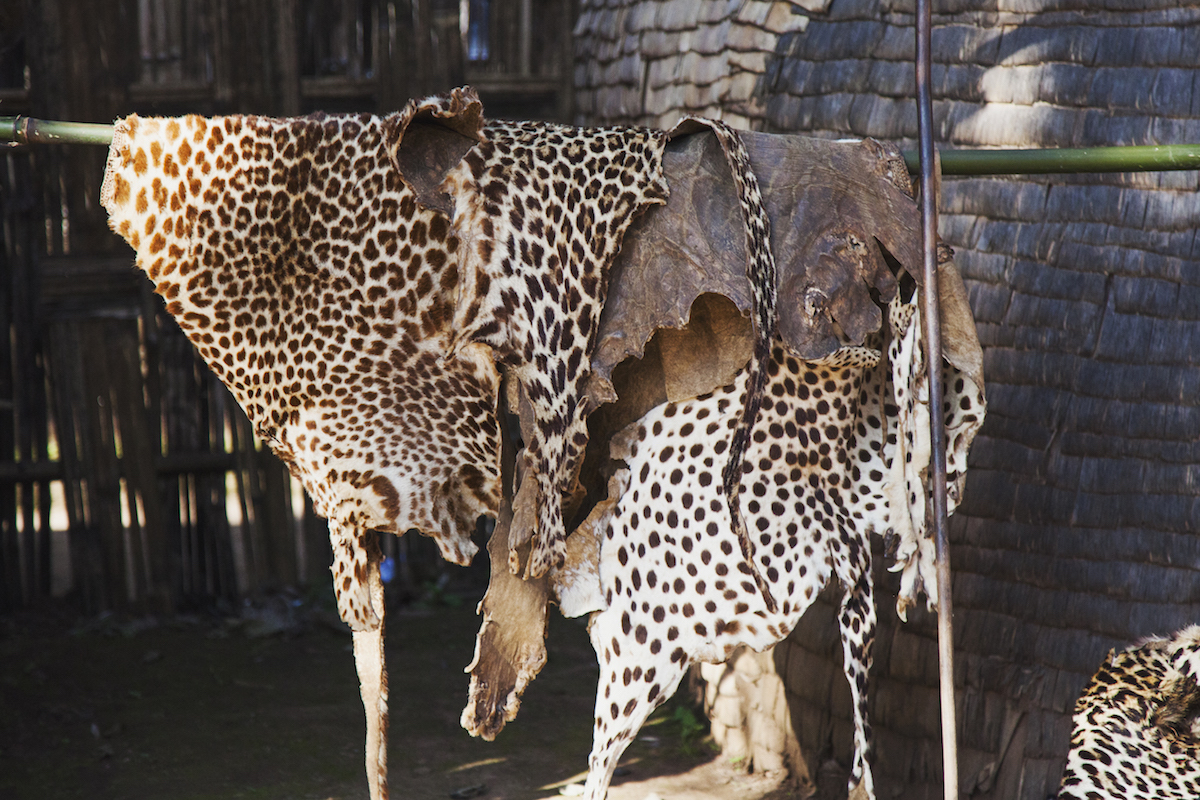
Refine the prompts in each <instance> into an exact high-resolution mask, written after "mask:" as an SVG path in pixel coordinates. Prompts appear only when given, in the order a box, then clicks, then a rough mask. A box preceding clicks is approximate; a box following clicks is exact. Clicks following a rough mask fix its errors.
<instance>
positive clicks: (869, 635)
mask: <svg viewBox="0 0 1200 800" xmlns="http://www.w3.org/2000/svg"><path fill="white" fill-rule="evenodd" d="M859 552H860V553H862V555H861V556H860V558H859V559H858V560H859V561H862V562H865V563H861V564H855V565H854V568H851V570H850V571H851V572H852V573H853V572H857V573H858V574H857V579H856V580H855V579H853V574H852V575H849V576H843V575H841V574H839V578H842V580H843V582H844V583H845V584H846V586H847V587H848V589H847V591H846V593H845V595H844V596H843V597H842V605H841V610H840V612H839V614H838V626H839V627H840V629H841V635H842V671H843V672H844V673H845V675H846V681H847V683H849V684H850V696H851V701H852V703H853V706H854V766H853V768H852V769H851V770H850V779H849V792H850V797H851V798H854V800H874V798H875V784H874V780H873V778H872V775H871V764H870V758H871V724H870V722H869V721H868V720H867V676H868V673H869V672H870V669H871V650H872V647H873V645H874V643H875V619H876V618H875V598H874V584H873V581H872V578H871V555H870V553H871V551H870V547H869V545H868V546H867V547H865V548H862V549H861V550H860V551H859ZM840 572H841V570H839V573H840ZM847 577H850V578H851V579H852V580H846V578H847Z"/></svg>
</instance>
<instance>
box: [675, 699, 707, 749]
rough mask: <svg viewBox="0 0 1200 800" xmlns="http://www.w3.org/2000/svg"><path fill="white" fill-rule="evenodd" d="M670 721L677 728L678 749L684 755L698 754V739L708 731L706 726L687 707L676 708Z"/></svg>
mask: <svg viewBox="0 0 1200 800" xmlns="http://www.w3.org/2000/svg"><path fill="white" fill-rule="evenodd" d="M671 720H672V721H673V722H674V723H675V724H677V725H678V726H679V749H680V751H681V752H682V753H683V754H684V755H689V756H695V755H699V754H700V748H699V744H700V739H701V737H702V736H703V735H704V732H705V731H706V730H707V729H708V725H707V724H706V723H704V722H701V721H700V720H699V719H698V718H697V717H696V712H695V711H693V710H692V709H691V708H689V707H688V706H676V707H675V713H673V714H672V715H671Z"/></svg>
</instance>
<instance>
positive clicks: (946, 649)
mask: <svg viewBox="0 0 1200 800" xmlns="http://www.w3.org/2000/svg"><path fill="white" fill-rule="evenodd" d="M932 4H933V0H917V65H916V67H917V68H916V76H917V135H918V138H919V153H920V168H921V243H922V245H923V249H924V256H925V258H924V262H925V263H924V267H925V270H924V271H925V285H924V287H923V291H924V300H925V303H924V306H925V308H924V313H925V317H924V323H925V367H926V369H927V371H928V380H929V445H930V449H931V450H932V453H931V456H930V459H929V478H930V484H931V486H930V489H931V492H932V494H933V515H932V517H933V518H932V520H931V522H932V525H933V531H934V543H935V547H936V549H937V593H938V626H937V628H938V683H939V685H940V687H941V706H942V793H943V796H944V797H945V800H958V736H957V731H958V724H957V720H956V715H955V708H954V610H953V605H952V603H951V598H950V543H949V539H948V537H947V535H946V517H947V503H946V425H945V417H944V415H943V411H942V335H941V328H942V325H941V313H940V309H939V306H938V299H939V297H940V295H939V293H938V272H937V268H938V264H937V211H938V209H937V201H938V194H939V188H940V187H939V185H938V184H939V183H940V179H941V176H940V175H939V174H938V168H937V153H936V152H935V151H934V147H933V98H932V91H931V89H930V75H931V73H932V71H933V67H932V47H931V45H930V39H931V37H930V32H931V29H932V26H933V25H932Z"/></svg>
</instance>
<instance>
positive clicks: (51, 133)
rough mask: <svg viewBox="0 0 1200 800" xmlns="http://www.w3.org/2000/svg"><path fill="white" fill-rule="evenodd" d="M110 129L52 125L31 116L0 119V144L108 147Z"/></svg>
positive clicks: (90, 125)
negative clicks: (0, 142)
mask: <svg viewBox="0 0 1200 800" xmlns="http://www.w3.org/2000/svg"><path fill="white" fill-rule="evenodd" d="M112 137H113V126H112V125H101V124H98V123H92V122H54V121H52V120H45V119H33V118H31V117H0V141H5V142H12V143H13V144H102V145H106V146H107V145H109V144H112Z"/></svg>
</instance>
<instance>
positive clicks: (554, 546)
mask: <svg viewBox="0 0 1200 800" xmlns="http://www.w3.org/2000/svg"><path fill="white" fill-rule="evenodd" d="M484 137H485V140H484V141H483V142H481V143H480V144H478V145H477V146H475V147H474V148H473V149H472V150H471V151H470V152H468V153H467V155H466V156H465V157H464V158H463V160H462V162H461V163H460V164H459V165H458V166H457V167H456V168H455V169H453V170H451V171H450V173H449V174H448V175H447V177H446V180H445V183H444V184H443V188H444V189H445V190H446V192H447V193H448V194H449V195H450V196H451V197H453V198H454V199H455V206H454V231H455V234H456V235H457V236H458V237H459V238H460V239H461V240H462V242H463V255H462V259H463V261H462V280H461V282H460V285H459V297H458V302H457V306H456V309H455V314H454V327H455V329H456V331H457V332H458V335H457V338H456V340H455V348H456V349H458V348H467V347H470V346H471V344H472V343H483V344H486V345H488V346H489V347H491V348H492V349H493V351H494V352H495V355H496V358H497V361H498V362H499V363H501V364H503V365H505V366H506V367H507V368H508V370H509V371H511V372H512V373H513V374H514V375H515V377H516V378H517V380H518V381H519V382H520V384H521V388H522V390H523V391H524V394H525V396H526V397H527V398H528V401H529V404H530V407H531V408H532V412H533V422H534V425H533V430H532V436H531V437H530V440H529V441H527V442H526V443H525V445H526V449H525V453H524V454H523V456H522V457H523V458H524V459H525V465H526V467H527V472H526V476H525V478H524V480H523V482H522V486H521V489H520V490H519V491H518V493H517V499H516V500H515V501H514V523H513V530H512V547H513V550H514V551H515V549H516V547H517V546H519V545H520V544H521V543H523V542H524V541H526V540H529V539H531V540H532V551H531V555H530V558H529V562H528V565H527V574H528V575H529V576H530V577H534V578H536V577H541V576H542V575H544V574H546V572H547V571H548V570H550V569H551V568H557V567H559V566H561V565H562V564H563V563H564V558H565V555H566V551H565V541H566V530H565V527H564V522H563V513H562V501H563V496H564V495H566V494H568V493H570V492H571V491H572V489H573V487H574V484H575V481H576V477H577V475H578V472H579V464H580V459H581V457H582V454H583V451H584V448H585V447H586V446H587V428H586V424H585V422H586V417H587V415H588V414H589V413H590V412H591V411H592V410H593V409H594V408H595V406H596V405H597V403H596V402H594V399H593V398H591V397H589V396H588V394H587V393H586V391H585V390H586V387H587V378H588V376H589V374H590V371H591V358H592V354H593V352H594V350H595V345H596V339H597V334H598V331H599V322H600V312H601V310H602V309H603V308H604V301H605V297H606V295H607V292H608V268H609V265H610V264H611V262H612V260H613V258H614V257H615V256H616V253H617V251H618V250H619V248H620V245H621V238H622V236H623V234H624V232H625V229H626V228H627V227H628V225H629V223H630V222H631V221H632V220H633V218H634V215H635V214H637V213H638V212H639V211H641V210H642V209H643V208H645V207H646V206H647V205H650V204H655V203H662V202H664V201H665V199H666V195H667V187H666V183H665V182H664V181H663V178H662V148H663V143H664V136H663V134H661V133H659V132H653V131H648V130H643V129H637V128H622V129H618V128H609V129H586V128H569V127H566V126H561V125H549V124H545V123H525V122H513V123H504V122H492V123H489V124H488V125H487V127H486V129H485V130H484Z"/></svg>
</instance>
